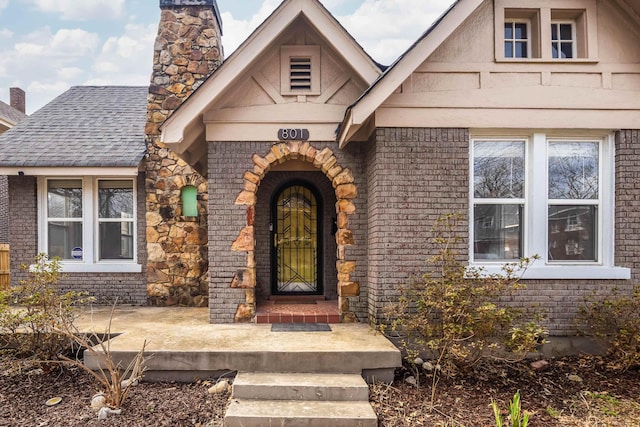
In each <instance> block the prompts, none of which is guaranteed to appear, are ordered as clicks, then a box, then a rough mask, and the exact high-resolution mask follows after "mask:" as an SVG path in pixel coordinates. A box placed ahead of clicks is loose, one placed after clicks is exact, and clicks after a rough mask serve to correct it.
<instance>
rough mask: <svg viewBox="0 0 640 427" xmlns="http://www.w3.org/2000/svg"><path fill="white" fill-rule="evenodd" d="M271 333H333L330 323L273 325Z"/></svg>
mask: <svg viewBox="0 0 640 427" xmlns="http://www.w3.org/2000/svg"><path fill="white" fill-rule="evenodd" d="M271 332H331V326H329V324H328V323H273V324H271Z"/></svg>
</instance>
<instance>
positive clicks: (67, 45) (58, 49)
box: [50, 29, 100, 57]
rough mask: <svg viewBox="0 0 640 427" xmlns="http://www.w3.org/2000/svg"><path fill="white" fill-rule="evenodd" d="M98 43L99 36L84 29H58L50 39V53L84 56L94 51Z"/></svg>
mask: <svg viewBox="0 0 640 427" xmlns="http://www.w3.org/2000/svg"><path fill="white" fill-rule="evenodd" d="M99 44H100V38H99V37H98V35H97V34H95V33H89V32H87V31H85V30H81V29H74V30H66V29H62V30H59V31H58V32H57V33H56V34H55V35H54V36H53V39H52V40H51V43H50V48H51V51H52V54H54V55H60V56H76V57H78V56H85V55H89V54H90V53H92V52H94V51H95V50H96V49H97V47H98V45H99Z"/></svg>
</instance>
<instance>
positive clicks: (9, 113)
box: [0, 101, 27, 125]
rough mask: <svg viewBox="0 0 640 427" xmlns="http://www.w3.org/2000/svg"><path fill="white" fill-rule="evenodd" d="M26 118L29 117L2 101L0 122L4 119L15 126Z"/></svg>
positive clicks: (0, 103)
mask: <svg viewBox="0 0 640 427" xmlns="http://www.w3.org/2000/svg"><path fill="white" fill-rule="evenodd" d="M26 117H27V115H26V114H25V113H23V112H22V111H19V110H16V109H15V108H13V107H12V106H11V105H9V104H7V103H5V102H2V101H0V120H2V119H3V118H4V119H6V120H7V121H8V122H10V123H11V124H13V125H15V124H16V123H18V122H20V121H21V120H24V119H25V118H26Z"/></svg>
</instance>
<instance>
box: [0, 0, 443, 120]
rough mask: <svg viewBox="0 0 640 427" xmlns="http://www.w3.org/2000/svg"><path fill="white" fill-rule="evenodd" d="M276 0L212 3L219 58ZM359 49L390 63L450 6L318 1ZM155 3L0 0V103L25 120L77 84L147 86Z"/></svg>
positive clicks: (412, 0)
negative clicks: (21, 97) (18, 92)
mask: <svg viewBox="0 0 640 427" xmlns="http://www.w3.org/2000/svg"><path fill="white" fill-rule="evenodd" d="M280 2H281V0H218V6H219V8H220V13H221V15H222V22H223V33H224V34H223V38H222V43H223V46H224V54H225V57H228V56H229V55H230V54H231V53H232V52H233V50H235V48H236V47H237V46H238V45H239V44H241V43H242V42H243V41H244V40H245V39H246V38H247V37H248V36H249V34H251V32H252V31H253V30H254V29H255V28H256V27H257V26H258V25H260V23H262V22H263V21H264V20H265V19H266V18H267V17H268V16H269V14H270V13H271V12H273V10H275V9H276V8H277V6H278V5H279V4H280ZM321 2H322V4H324V6H325V7H326V8H327V9H329V11H330V12H331V13H332V14H333V15H334V16H335V17H336V18H337V19H338V21H340V23H341V24H342V25H343V26H344V27H345V28H346V29H347V31H349V33H351V35H352V36H353V37H354V38H355V39H356V40H357V41H358V42H359V43H360V45H362V47H363V48H364V49H365V51H367V53H369V55H371V56H372V57H373V59H375V60H376V61H378V62H379V63H381V64H384V65H389V64H391V63H392V62H393V61H394V60H395V59H396V58H397V57H398V56H399V55H400V54H401V53H402V52H404V51H405V50H406V49H407V48H408V47H409V46H410V45H411V44H412V43H413V42H414V41H415V40H416V39H417V38H418V37H419V36H420V34H422V33H423V32H424V31H426V30H427V29H428V28H429V27H430V26H431V24H432V23H433V22H434V21H435V20H436V19H437V18H438V17H439V16H440V15H441V14H442V13H443V12H444V11H445V10H446V9H447V8H448V7H449V5H450V4H451V3H452V2H453V0H321ZM159 17H160V8H159V0H0V100H1V101H4V102H6V103H9V88H10V87H20V88H22V89H23V90H25V92H26V93H27V114H31V113H33V112H34V111H36V110H38V109H39V108H41V107H42V106H44V105H45V104H46V103H47V102H49V101H51V100H52V99H53V98H55V97H56V96H58V95H60V94H61V93H63V92H64V91H66V90H67V89H68V88H69V87H71V86H77V85H135V86H146V85H148V84H149V77H150V75H151V67H152V58H153V42H154V39H155V36H156V33H157V29H158V19H159Z"/></svg>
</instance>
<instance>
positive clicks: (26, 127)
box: [0, 86, 148, 172]
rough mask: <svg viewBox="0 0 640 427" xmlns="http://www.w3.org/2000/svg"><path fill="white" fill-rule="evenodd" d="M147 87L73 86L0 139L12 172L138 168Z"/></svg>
mask: <svg viewBox="0 0 640 427" xmlns="http://www.w3.org/2000/svg"><path fill="white" fill-rule="evenodd" d="M147 94H148V88H147V87H146V86H145V87H121V86H104V87H96V86H76V87H72V88H71V89H69V90H68V91H66V92H64V93H63V94H62V95H60V96H58V97H57V98H55V99H54V100H53V101H51V102H50V103H48V104H47V105H45V106H44V107H42V108H41V109H40V110H38V111H36V112H35V113H34V114H32V115H31V116H29V117H28V118H26V119H25V120H23V121H22V122H20V123H19V124H18V125H16V126H15V127H13V128H12V129H10V130H8V131H7V132H5V133H4V134H2V135H0V153H2V156H0V172H2V169H3V168H11V167H36V168H37V167H137V166H138V165H139V164H140V161H141V160H142V157H143V156H144V153H145V150H146V147H145V134H144V126H145V122H146V113H147Z"/></svg>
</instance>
